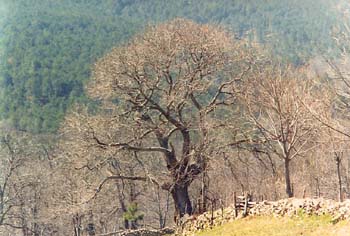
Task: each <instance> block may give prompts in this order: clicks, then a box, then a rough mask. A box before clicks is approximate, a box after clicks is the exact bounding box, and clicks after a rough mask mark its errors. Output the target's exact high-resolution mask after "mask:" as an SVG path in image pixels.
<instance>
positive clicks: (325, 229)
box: [196, 215, 350, 236]
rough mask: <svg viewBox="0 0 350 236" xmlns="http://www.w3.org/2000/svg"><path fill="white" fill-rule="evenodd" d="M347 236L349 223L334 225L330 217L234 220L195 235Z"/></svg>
mask: <svg viewBox="0 0 350 236" xmlns="http://www.w3.org/2000/svg"><path fill="white" fill-rule="evenodd" d="M297 235H304V236H347V235H350V222H348V221H342V222H339V223H338V224H336V225H334V224H332V223H331V217H330V216H311V217H307V216H302V215H299V216H298V217H293V218H288V217H284V218H274V217H266V216H264V217H253V218H245V219H240V220H236V221H234V222H231V223H227V224H225V225H223V226H220V227H216V228H213V229H211V230H207V231H205V232H201V233H197V234H196V236H297Z"/></svg>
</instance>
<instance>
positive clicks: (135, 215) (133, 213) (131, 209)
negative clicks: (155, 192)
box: [123, 202, 144, 229]
mask: <svg viewBox="0 0 350 236" xmlns="http://www.w3.org/2000/svg"><path fill="white" fill-rule="evenodd" d="M143 217H144V214H143V213H140V212H139V208H138V206H137V203H135V202H133V203H131V204H130V205H129V206H128V209H127V212H125V213H124V214H123V219H124V220H127V221H128V222H129V224H130V225H131V228H134V229H135V228H137V226H138V221H141V220H143Z"/></svg>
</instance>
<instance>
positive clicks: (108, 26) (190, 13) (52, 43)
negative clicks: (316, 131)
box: [0, 0, 342, 132]
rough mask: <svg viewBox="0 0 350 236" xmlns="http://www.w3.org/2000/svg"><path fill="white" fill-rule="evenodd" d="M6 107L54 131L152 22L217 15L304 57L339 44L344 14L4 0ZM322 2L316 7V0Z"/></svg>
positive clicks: (134, 0)
mask: <svg viewBox="0 0 350 236" xmlns="http://www.w3.org/2000/svg"><path fill="white" fill-rule="evenodd" d="M2 2H3V4H2V7H1V9H0V13H3V14H4V15H5V16H6V17H4V16H1V17H0V22H1V24H2V26H1V31H0V46H1V48H2V50H1V57H2V58H1V83H0V86H1V88H2V89H1V93H0V114H1V117H2V118H3V119H6V120H7V121H9V122H10V123H11V124H12V125H13V126H14V127H16V128H19V129H26V130H30V131H32V132H55V131H56V130H57V128H58V127H59V123H60V121H61V120H62V119H63V117H64V114H65V111H66V110H67V109H68V108H69V107H70V106H71V105H72V104H73V103H75V102H80V103H89V100H88V98H86V96H85V95H84V92H83V88H84V84H85V82H86V81H87V80H88V79H89V77H90V76H91V68H92V67H93V63H94V62H95V61H96V59H97V58H99V57H101V56H102V55H103V54H104V53H105V52H106V51H108V50H110V49H111V48H112V46H114V45H117V44H118V43H121V42H125V41H126V40H127V39H128V38H130V36H131V35H133V34H134V33H136V32H137V31H139V30H141V29H142V28H143V27H144V26H145V25H146V24H147V23H157V22H162V21H165V20H169V19H172V18H175V17H185V18H190V19H193V20H195V21H197V22H202V23H207V22H210V23H217V24H222V25H225V26H227V27H228V28H229V29H231V30H234V31H235V32H236V34H237V35H238V36H239V37H247V38H250V39H252V40H256V41H259V42H262V43H264V44H265V45H266V46H267V47H269V48H272V49H273V50H272V51H273V52H274V53H275V54H276V55H278V56H279V57H281V58H287V59H289V60H291V61H293V62H294V63H295V64H302V63H304V62H305V61H307V59H308V58H309V57H312V56H315V55H317V54H319V53H320V51H322V52H328V51H331V52H333V51H332V50H330V49H334V47H333V44H332V42H333V41H332V37H331V32H332V30H333V29H334V28H335V27H336V25H337V24H338V23H340V22H342V19H341V18H340V13H338V12H337V10H336V8H335V6H334V5H333V3H332V1H330V0H307V1H303V0H261V1H253V0H217V1H212V0H201V1H194V0H193V1H191V0H170V1H164V0H152V1H144V0H103V1H101V0H60V1H57V0H2ZM315 6H317V7H315Z"/></svg>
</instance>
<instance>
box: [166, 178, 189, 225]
mask: <svg viewBox="0 0 350 236" xmlns="http://www.w3.org/2000/svg"><path fill="white" fill-rule="evenodd" d="M171 195H172V197H173V199H174V204H175V221H176V222H177V221H178V220H179V219H180V218H181V217H183V216H184V215H185V214H188V215H191V214H192V204H191V200H190V197H189V194H188V185H186V184H184V185H179V184H175V186H174V187H173V189H172V190H171Z"/></svg>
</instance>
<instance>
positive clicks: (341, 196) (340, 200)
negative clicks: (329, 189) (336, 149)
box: [335, 153, 343, 202]
mask: <svg viewBox="0 0 350 236" xmlns="http://www.w3.org/2000/svg"><path fill="white" fill-rule="evenodd" d="M335 162H336V164H337V176H338V188H339V193H338V194H339V196H338V199H339V202H342V201H343V183H342V178H341V170H340V165H341V156H340V154H337V153H336V154H335Z"/></svg>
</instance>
